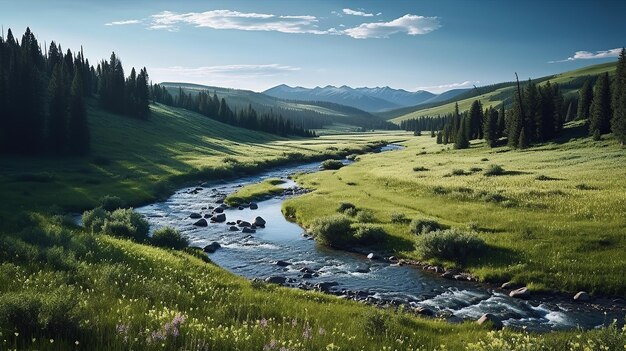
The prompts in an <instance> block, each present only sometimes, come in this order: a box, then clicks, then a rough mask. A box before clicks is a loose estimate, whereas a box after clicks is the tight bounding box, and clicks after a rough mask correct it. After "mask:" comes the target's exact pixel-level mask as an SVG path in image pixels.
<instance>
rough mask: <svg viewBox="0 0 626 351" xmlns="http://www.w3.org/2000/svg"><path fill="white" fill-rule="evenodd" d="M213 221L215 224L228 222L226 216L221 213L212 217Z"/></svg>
mask: <svg viewBox="0 0 626 351" xmlns="http://www.w3.org/2000/svg"><path fill="white" fill-rule="evenodd" d="M211 220H212V221H213V222H226V215H225V214H224V213H220V214H217V215H215V216H213V217H211ZM205 222H206V221H205Z"/></svg>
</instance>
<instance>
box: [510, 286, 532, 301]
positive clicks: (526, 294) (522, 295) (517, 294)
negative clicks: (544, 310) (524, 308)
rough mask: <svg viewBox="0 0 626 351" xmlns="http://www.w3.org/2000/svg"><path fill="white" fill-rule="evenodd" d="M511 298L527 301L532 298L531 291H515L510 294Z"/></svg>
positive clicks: (523, 289)
mask: <svg viewBox="0 0 626 351" xmlns="http://www.w3.org/2000/svg"><path fill="white" fill-rule="evenodd" d="M509 296H510V297H517V298H520V299H525V298H528V297H530V290H528V288H519V289H515V290H513V291H511V292H510V293H509Z"/></svg>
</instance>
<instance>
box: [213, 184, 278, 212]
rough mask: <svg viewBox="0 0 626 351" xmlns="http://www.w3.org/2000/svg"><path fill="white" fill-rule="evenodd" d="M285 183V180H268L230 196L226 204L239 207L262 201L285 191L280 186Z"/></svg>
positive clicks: (225, 200)
mask: <svg viewBox="0 0 626 351" xmlns="http://www.w3.org/2000/svg"><path fill="white" fill-rule="evenodd" d="M284 182H285V181H284V180H282V179H277V178H271V179H266V180H264V181H262V182H259V183H255V184H251V185H248V186H245V187H243V188H241V189H239V190H237V191H236V192H234V193H232V194H230V195H228V196H227V197H226V199H224V202H225V203H226V204H228V205H231V206H237V205H240V204H243V203H248V202H251V201H260V200H262V199H264V198H267V197H268V196H272V195H276V194H279V193H281V192H282V191H283V190H284V189H283V188H281V187H280V186H279V185H280V184H283V183H284Z"/></svg>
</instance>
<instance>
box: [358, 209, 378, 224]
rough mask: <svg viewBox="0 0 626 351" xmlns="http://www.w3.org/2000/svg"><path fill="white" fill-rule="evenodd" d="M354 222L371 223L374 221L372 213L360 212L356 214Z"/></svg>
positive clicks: (368, 211) (367, 211)
mask: <svg viewBox="0 0 626 351" xmlns="http://www.w3.org/2000/svg"><path fill="white" fill-rule="evenodd" d="M356 220H357V221H359V222H362V223H371V222H373V221H374V213H372V211H370V210H360V211H359V212H357V214H356Z"/></svg>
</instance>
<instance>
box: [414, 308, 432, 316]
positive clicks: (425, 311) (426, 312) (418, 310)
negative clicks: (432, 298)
mask: <svg viewBox="0 0 626 351" xmlns="http://www.w3.org/2000/svg"><path fill="white" fill-rule="evenodd" d="M414 311H415V313H417V314H420V315H422V316H431V317H432V316H434V315H435V311H433V310H431V309H430V308H428V307H424V306H417V307H415V309H414Z"/></svg>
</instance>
